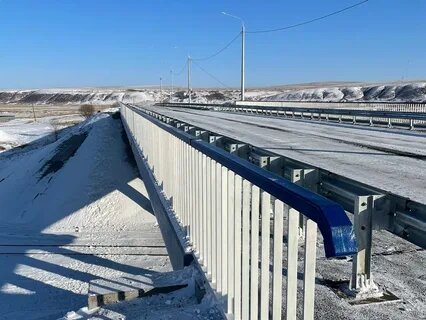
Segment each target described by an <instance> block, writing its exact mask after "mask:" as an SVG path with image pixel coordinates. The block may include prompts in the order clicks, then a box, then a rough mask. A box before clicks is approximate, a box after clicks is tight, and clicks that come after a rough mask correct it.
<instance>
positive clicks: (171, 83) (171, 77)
mask: <svg viewBox="0 0 426 320" xmlns="http://www.w3.org/2000/svg"><path fill="white" fill-rule="evenodd" d="M172 95H173V70H170V102H172Z"/></svg>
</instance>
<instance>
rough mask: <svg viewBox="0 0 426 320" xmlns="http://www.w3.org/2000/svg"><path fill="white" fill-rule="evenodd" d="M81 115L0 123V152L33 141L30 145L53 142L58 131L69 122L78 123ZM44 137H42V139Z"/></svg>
mask: <svg viewBox="0 0 426 320" xmlns="http://www.w3.org/2000/svg"><path fill="white" fill-rule="evenodd" d="M82 120H83V117H81V116H78V115H67V116H60V117H44V118H39V119H38V120H37V121H33V120H32V119H15V120H11V121H9V122H4V123H0V153H1V152H4V151H5V150H9V149H11V148H16V147H22V146H25V145H27V144H29V143H31V142H33V141H37V143H34V144H33V145H32V147H39V146H41V145H42V144H46V143H50V142H54V141H55V139H57V138H58V137H57V134H59V131H61V130H62V129H64V128H66V127H67V126H69V125H70V124H74V123H78V122H80V121H82ZM43 138H44V139H43Z"/></svg>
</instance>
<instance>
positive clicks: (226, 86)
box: [193, 61, 232, 89]
mask: <svg viewBox="0 0 426 320" xmlns="http://www.w3.org/2000/svg"><path fill="white" fill-rule="evenodd" d="M193 62H194V64H195V65H196V66H197V67H198V68H199V69H200V70H201V71H203V72H205V73H206V74H207V75H208V76H210V78H212V79H214V80H216V81H217V82H218V83H220V84H221V85H222V86H223V87H225V88H227V89H232V88H231V87H229V86H228V85H226V84H225V83H223V82H222V81H220V80H219V79H218V78H216V77H215V76H214V75H212V74H211V73H210V72H208V71H207V70H206V69H204V68H203V67H202V66H200V65H199V64H198V63H196V62H195V61H193Z"/></svg>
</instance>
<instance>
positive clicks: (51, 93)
mask: <svg viewBox="0 0 426 320" xmlns="http://www.w3.org/2000/svg"><path fill="white" fill-rule="evenodd" d="M239 98H240V92H239V90H237V89H235V90H233V89H229V90H218V89H211V90H209V89H196V88H195V89H193V93H192V101H193V102H197V103H224V102H229V101H235V100H238V99H239ZM246 98H247V100H253V101H328V102H339V101H357V102H362V101H389V102H426V82H412V83H399V84H395V83H391V84H377V85H376V84H374V85H344V84H342V85H341V86H338V85H334V84H333V86H331V87H330V86H324V87H322V86H321V84H316V85H315V88H312V85H310V86H308V85H307V86H306V88H303V85H300V86H298V89H294V88H293V89H286V86H282V87H281V88H279V89H277V88H274V89H269V88H264V89H248V90H247V92H246ZM161 100H163V101H172V102H183V101H187V100H188V96H187V92H186V91H185V90H182V89H179V90H178V91H177V90H176V91H174V92H173V94H172V97H171V99H170V91H169V88H164V89H163V91H162V94H160V90H159V89H157V88H151V89H147V88H141V89H130V88H116V89H114V88H113V89H102V88H87V89H42V90H23V91H19V90H15V91H13V90H12V91H0V104H1V103H15V104H76V105H79V104H85V103H88V104H95V105H111V104H113V103H115V102H118V101H119V102H124V103H141V102H154V101H155V102H159V101H161ZM0 111H1V110H0Z"/></svg>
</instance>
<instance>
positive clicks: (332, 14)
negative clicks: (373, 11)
mask: <svg viewBox="0 0 426 320" xmlns="http://www.w3.org/2000/svg"><path fill="white" fill-rule="evenodd" d="M368 1H369V0H364V1H361V2H358V3H356V4H353V5H351V6H349V7H345V8H343V9H340V10H338V11H334V12H331V13H328V14H326V15H324V16H321V17H318V18H314V19H311V20H307V21H304V22H300V23H296V24H293V25H289V26H285V27H282V28H276V29H268V30H257V31H246V32H247V33H267V32H275V31H282V30H287V29H292V28H296V27H300V26H303V25H306V24H309V23H312V22H316V21H318V20H323V19H326V18H328V17H331V16H334V15H337V14H339V13H342V12H344V11H347V10H350V9H353V8H355V7H358V6H360V5H362V4H364V3H366V2H368Z"/></svg>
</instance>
